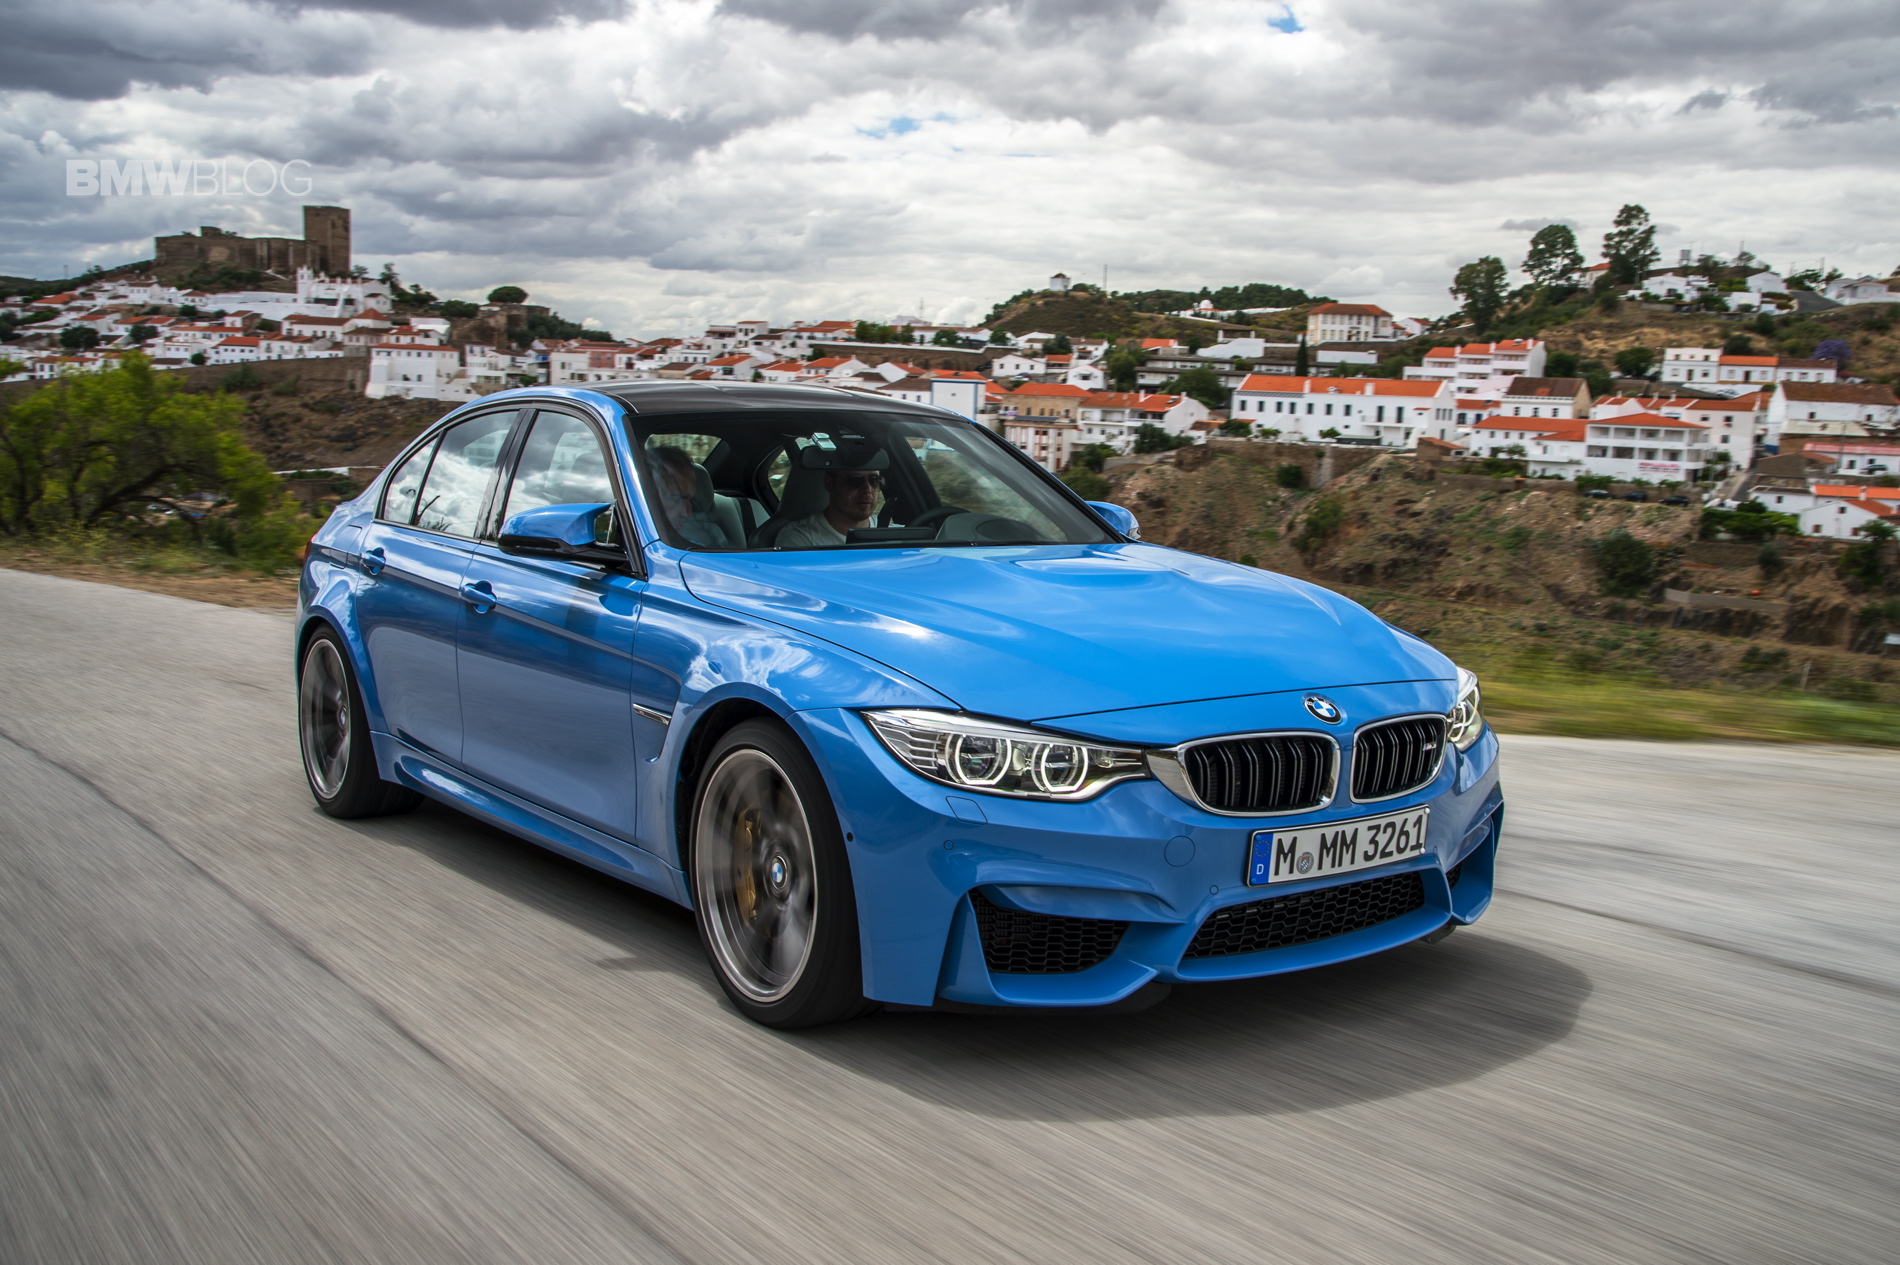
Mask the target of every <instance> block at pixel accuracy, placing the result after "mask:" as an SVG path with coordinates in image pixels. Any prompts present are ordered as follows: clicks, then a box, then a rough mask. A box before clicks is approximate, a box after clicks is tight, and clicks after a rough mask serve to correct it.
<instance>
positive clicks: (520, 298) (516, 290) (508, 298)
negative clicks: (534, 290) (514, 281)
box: [488, 286, 528, 303]
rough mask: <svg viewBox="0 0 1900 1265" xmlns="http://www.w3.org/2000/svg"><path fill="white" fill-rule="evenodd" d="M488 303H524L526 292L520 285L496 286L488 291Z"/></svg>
mask: <svg viewBox="0 0 1900 1265" xmlns="http://www.w3.org/2000/svg"><path fill="white" fill-rule="evenodd" d="M488 301H489V302H490V303H526V302H527V301H528V292H527V291H526V290H523V289H522V288H521V287H520V286H496V287H495V288H494V289H493V290H490V291H489V292H488Z"/></svg>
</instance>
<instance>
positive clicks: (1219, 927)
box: [1181, 870, 1425, 960]
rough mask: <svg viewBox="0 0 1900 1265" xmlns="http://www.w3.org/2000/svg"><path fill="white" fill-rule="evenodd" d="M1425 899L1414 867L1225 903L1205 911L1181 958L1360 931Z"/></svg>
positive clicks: (1215, 955) (1275, 946)
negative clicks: (1315, 888) (1309, 889)
mask: <svg viewBox="0 0 1900 1265" xmlns="http://www.w3.org/2000/svg"><path fill="white" fill-rule="evenodd" d="M1424 904H1425V884H1424V882H1423V881H1422V880H1420V878H1419V876H1418V871H1416V870H1413V871H1409V872H1407V873H1405V874H1391V875H1387V876H1386V877H1385V878H1375V879H1367V880H1366V881H1364V882H1362V883H1342V884H1340V885H1339V886H1338V887H1322V888H1320V889H1319V890H1318V891H1313V892H1296V893H1294V894H1293V895H1291V896H1275V897H1272V898H1270V899H1267V900H1257V901H1254V902H1252V903H1251V904H1246V905H1230V906H1229V907H1227V908H1226V909H1220V910H1216V911H1215V912H1214V913H1212V914H1209V915H1208V917H1207V921H1206V922H1204V923H1202V924H1201V929H1200V930H1199V931H1197V932H1196V933H1195V934H1194V942H1193V943H1192V944H1190V945H1188V950H1187V952H1186V953H1184V954H1182V955H1181V956H1182V958H1183V959H1184V960H1185V959H1190V958H1222V957H1231V956H1233V955H1234V954H1236V953H1260V952H1263V951H1264V950H1267V949H1290V948H1292V947H1293V946H1295V945H1300V944H1311V943H1313V942H1314V941H1315V940H1325V939H1329V938H1330V937H1332V936H1343V935H1345V934H1346V933H1347V932H1349V931H1363V930H1365V929H1366V928H1367V927H1376V926H1378V925H1379V924H1380V923H1382V922H1390V921H1391V920H1392V919H1394V918H1398V917H1402V916H1403V915H1405V914H1409V913H1411V912H1412V911H1413V910H1414V909H1419V908H1422V907H1423V906H1424Z"/></svg>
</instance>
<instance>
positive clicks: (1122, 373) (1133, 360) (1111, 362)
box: [1102, 347, 1146, 391]
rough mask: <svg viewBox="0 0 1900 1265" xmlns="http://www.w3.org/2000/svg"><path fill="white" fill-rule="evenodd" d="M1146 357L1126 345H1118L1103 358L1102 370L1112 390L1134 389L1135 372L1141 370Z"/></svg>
mask: <svg viewBox="0 0 1900 1265" xmlns="http://www.w3.org/2000/svg"><path fill="white" fill-rule="evenodd" d="M1145 359H1146V357H1145V356H1143V355H1142V354H1141V353H1140V352H1135V351H1130V350H1129V349H1128V348H1126V347H1117V348H1116V349H1115V350H1114V351H1111V352H1109V353H1108V355H1107V356H1106V357H1104V358H1103V360H1102V372H1103V373H1104V374H1106V375H1107V377H1108V385H1109V389H1110V390H1114V391H1133V390H1134V389H1135V385H1136V383H1135V374H1136V373H1137V372H1138V371H1139V370H1140V368H1141V364H1142V361H1143V360H1145Z"/></svg>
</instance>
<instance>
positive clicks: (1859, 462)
mask: <svg viewBox="0 0 1900 1265" xmlns="http://www.w3.org/2000/svg"><path fill="white" fill-rule="evenodd" d="M1801 451H1802V452H1804V453H1807V454H1808V455H1809V456H1813V457H1826V458H1827V459H1828V460H1829V462H1830V463H1831V464H1830V465H1829V466H1828V473H1829V474H1858V475H1882V474H1894V473H1897V472H1900V444H1892V443H1886V444H1880V443H1848V442H1847V441H1846V440H1842V441H1840V442H1838V443H1818V444H1815V443H1811V444H1808V445H1806V446H1805V447H1803V448H1802V450H1801Z"/></svg>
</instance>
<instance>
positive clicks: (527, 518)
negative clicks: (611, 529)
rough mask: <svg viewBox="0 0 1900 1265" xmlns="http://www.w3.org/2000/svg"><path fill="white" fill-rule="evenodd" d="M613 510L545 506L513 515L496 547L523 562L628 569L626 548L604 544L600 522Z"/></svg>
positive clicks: (605, 505) (502, 529) (595, 506)
mask: <svg viewBox="0 0 1900 1265" xmlns="http://www.w3.org/2000/svg"><path fill="white" fill-rule="evenodd" d="M612 510H613V506H611V505H607V504H601V503H596V504H592V505H543V506H542V507H541V508H540V509H533V510H522V511H521V512H520V513H519V514H510V515H509V516H508V521H507V522H505V523H503V524H502V526H501V539H500V540H498V541H497V542H496V543H497V544H498V545H500V546H501V551H502V552H503V553H508V554H514V555H515V556H517V557H521V558H553V559H555V560H557V561H560V562H582V563H586V564H587V565H589V566H625V565H626V563H627V551H626V549H625V547H623V546H621V545H616V544H610V543H608V542H607V541H604V540H602V539H601V538H600V537H601V535H602V534H603V533H602V532H601V531H600V520H601V516H602V515H603V514H610V513H611V512H612Z"/></svg>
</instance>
